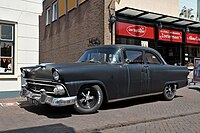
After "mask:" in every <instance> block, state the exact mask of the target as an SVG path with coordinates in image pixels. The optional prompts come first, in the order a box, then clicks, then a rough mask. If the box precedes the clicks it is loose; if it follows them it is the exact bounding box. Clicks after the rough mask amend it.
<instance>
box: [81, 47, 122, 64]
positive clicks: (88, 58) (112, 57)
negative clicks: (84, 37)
mask: <svg viewBox="0 0 200 133" xmlns="http://www.w3.org/2000/svg"><path fill="white" fill-rule="evenodd" d="M78 62H100V63H103V62H105V63H111V64H116V63H121V54H120V51H119V50H116V49H111V48H106V49H105V48H101V49H90V50H87V51H86V52H85V53H84V54H83V55H82V56H81V58H80V59H79V61H78Z"/></svg>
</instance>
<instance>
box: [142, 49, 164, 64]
mask: <svg viewBox="0 0 200 133" xmlns="http://www.w3.org/2000/svg"><path fill="white" fill-rule="evenodd" d="M145 58H146V62H147V64H162V63H161V61H160V60H159V58H158V57H157V56H156V55H155V54H153V53H150V52H146V53H145Z"/></svg>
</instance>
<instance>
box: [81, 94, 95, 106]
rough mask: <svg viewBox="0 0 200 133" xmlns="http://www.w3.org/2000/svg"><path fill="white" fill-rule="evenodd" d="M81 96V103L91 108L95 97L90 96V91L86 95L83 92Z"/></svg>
mask: <svg viewBox="0 0 200 133" xmlns="http://www.w3.org/2000/svg"><path fill="white" fill-rule="evenodd" d="M81 95H82V98H81V99H80V102H81V103H82V104H84V105H86V106H87V107H88V108H90V107H91V106H90V102H91V101H92V100H93V99H94V96H91V95H90V91H87V92H86V93H84V92H82V93H81Z"/></svg>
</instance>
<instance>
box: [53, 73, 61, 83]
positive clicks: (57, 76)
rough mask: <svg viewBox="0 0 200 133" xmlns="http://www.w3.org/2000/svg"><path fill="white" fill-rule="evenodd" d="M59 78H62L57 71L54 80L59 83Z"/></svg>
mask: <svg viewBox="0 0 200 133" xmlns="http://www.w3.org/2000/svg"><path fill="white" fill-rule="evenodd" d="M59 78H60V75H59V73H58V72H57V71H54V72H53V79H54V80H56V81H57V80H59Z"/></svg>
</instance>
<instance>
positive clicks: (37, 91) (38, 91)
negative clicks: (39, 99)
mask: <svg viewBox="0 0 200 133" xmlns="http://www.w3.org/2000/svg"><path fill="white" fill-rule="evenodd" d="M33 91H34V92H36V93H40V90H33ZM46 94H55V93H54V92H49V91H47V92H46Z"/></svg>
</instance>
